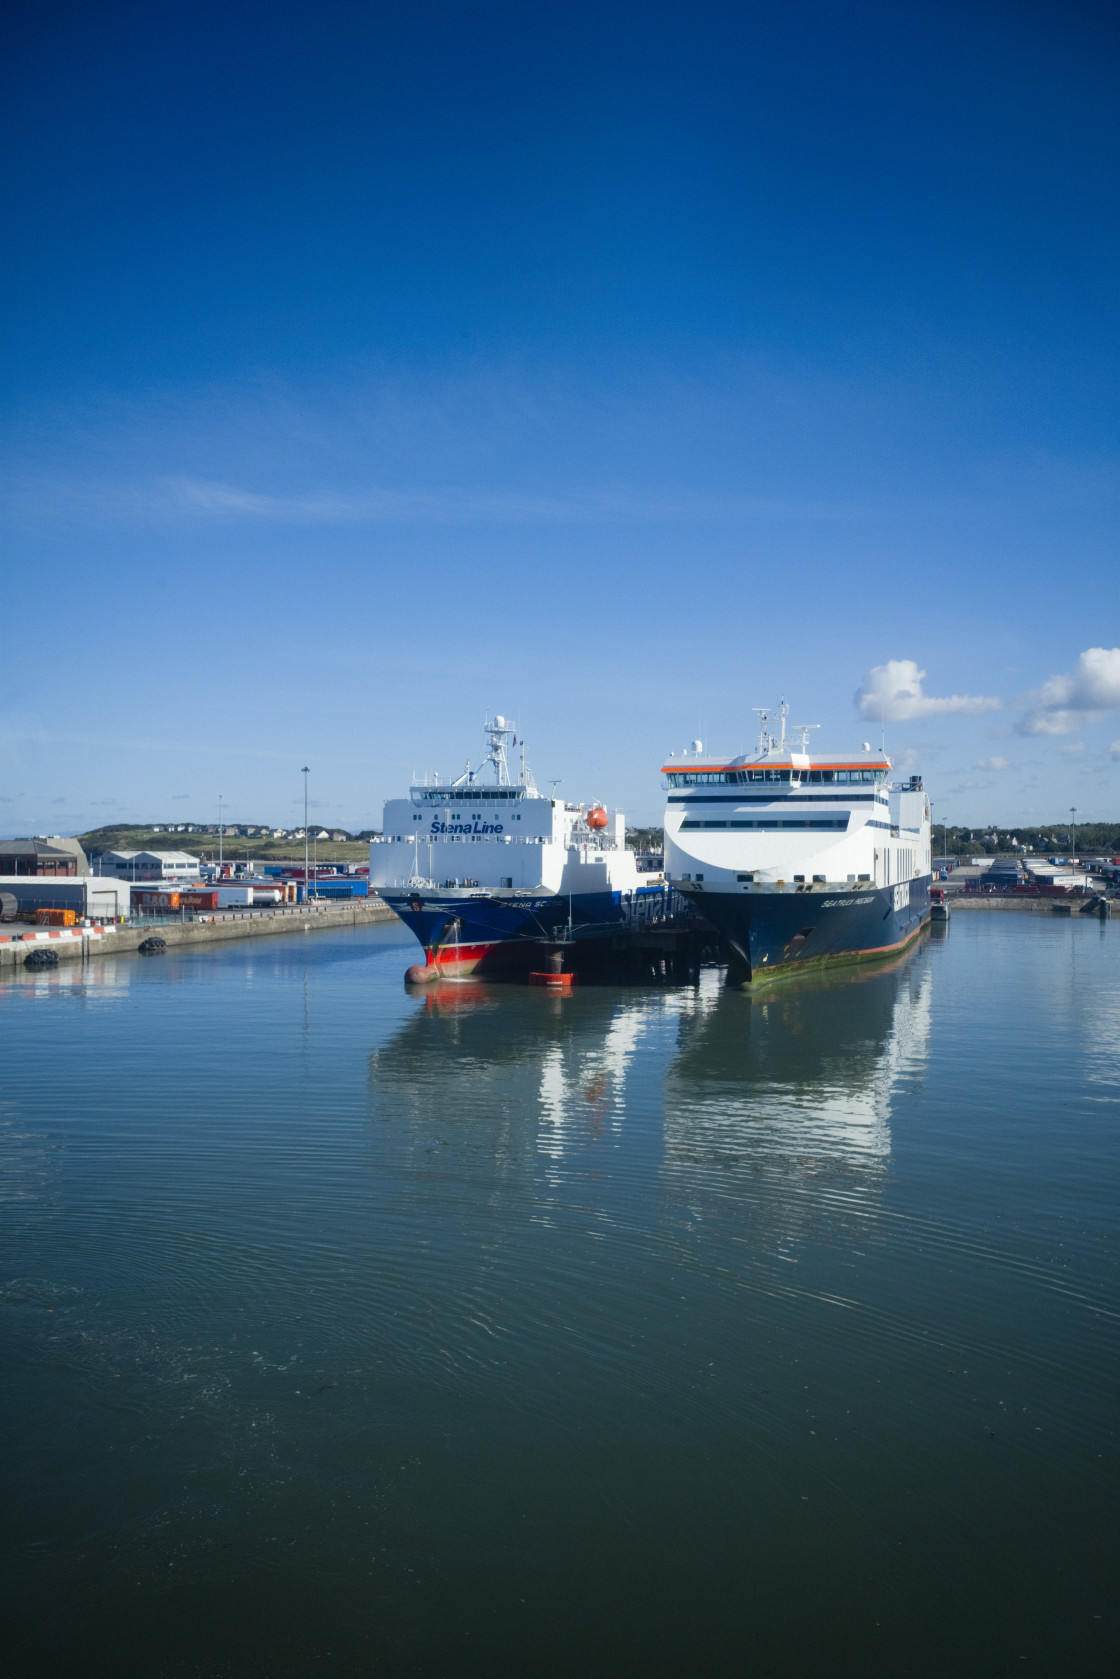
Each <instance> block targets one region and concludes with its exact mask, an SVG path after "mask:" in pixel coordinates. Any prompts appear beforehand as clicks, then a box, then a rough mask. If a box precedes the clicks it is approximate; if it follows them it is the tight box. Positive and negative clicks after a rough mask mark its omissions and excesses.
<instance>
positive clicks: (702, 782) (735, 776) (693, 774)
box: [666, 769, 800, 787]
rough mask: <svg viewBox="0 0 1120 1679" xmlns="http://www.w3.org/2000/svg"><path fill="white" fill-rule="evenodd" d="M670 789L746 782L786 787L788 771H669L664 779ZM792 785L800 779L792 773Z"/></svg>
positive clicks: (737, 784)
mask: <svg viewBox="0 0 1120 1679" xmlns="http://www.w3.org/2000/svg"><path fill="white" fill-rule="evenodd" d="M666 779H667V780H668V783H669V786H670V787H742V786H744V785H745V784H746V783H747V782H764V783H766V784H767V785H768V786H783V785H785V786H787V787H788V785H789V782H790V771H789V770H767V769H758V770H670V771H669V773H668V776H667V778H666ZM793 784H794V786H795V787H796V786H798V785H799V784H800V777H799V774H798V772H797V771H796V770H794V771H793Z"/></svg>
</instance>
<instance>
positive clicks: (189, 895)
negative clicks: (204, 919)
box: [179, 887, 218, 910]
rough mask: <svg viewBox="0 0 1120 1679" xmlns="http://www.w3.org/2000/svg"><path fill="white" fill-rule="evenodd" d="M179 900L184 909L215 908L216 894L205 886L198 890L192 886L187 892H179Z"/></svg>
mask: <svg viewBox="0 0 1120 1679" xmlns="http://www.w3.org/2000/svg"><path fill="white" fill-rule="evenodd" d="M179 902H180V904H182V906H183V908H184V909H193V910H198V909H217V907H218V894H217V892H212V891H208V890H207V889H205V888H204V889H203V890H202V891H199V890H198V889H197V888H196V887H192V888H191V889H190V890H189V891H187V892H180V893H179Z"/></svg>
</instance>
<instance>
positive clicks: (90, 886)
mask: <svg viewBox="0 0 1120 1679" xmlns="http://www.w3.org/2000/svg"><path fill="white" fill-rule="evenodd" d="M71 861H72V859H71ZM0 895H2V897H3V898H4V899H8V900H14V904H15V908H14V911H13V912H12V913H14V914H16V915H20V916H27V915H35V914H36V912H37V911H39V910H41V909H62V910H66V909H69V910H73V912H74V916H75V919H76V920H78V921H81V920H83V919H85V918H87V917H88V919H89V920H90V921H119V920H121V919H122V918H127V917H128V916H129V915H130V914H131V912H132V898H131V895H132V888H131V886H130V885H129V883H128V882H127V881H124V880H112V879H105V880H101V879H99V878H98V876H97V875H73V874H71V875H70V876H69V878H67V877H66V876H65V875H52V876H44V875H27V874H21V875H0ZM5 907H7V906H5Z"/></svg>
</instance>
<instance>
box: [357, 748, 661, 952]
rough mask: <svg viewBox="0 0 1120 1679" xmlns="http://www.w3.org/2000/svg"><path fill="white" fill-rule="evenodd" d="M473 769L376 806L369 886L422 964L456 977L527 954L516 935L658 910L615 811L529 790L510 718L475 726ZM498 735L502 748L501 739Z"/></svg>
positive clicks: (573, 930)
mask: <svg viewBox="0 0 1120 1679" xmlns="http://www.w3.org/2000/svg"><path fill="white" fill-rule="evenodd" d="M484 728H485V733H486V737H487V743H488V749H487V754H486V758H485V760H484V762H483V764H482V765H481V766H480V768H479V769H477V770H473V769H471V767H470V765H469V764H468V765H467V767H466V769H464V770H463V772H462V773H461V774H460V775H458V776H456V777H454V778H453V779H450V780H447V781H442V780H440V779H439V778H437V777H429V778H426V779H424V780H421V781H417V782H415V783H414V785H413V786H412V788H411V790H410V793H409V796H408V797H407V798H403V799H389V800H388V801H387V802H386V804H385V812H384V818H383V831H382V835H381V838H380V839H377V840H374V841H373V843H372V844H371V846H370V887H371V889H373V890H375V891H377V892H378V893H379V894H380V896H381V897H382V898H384V900H385V901H386V902H387V903H388V904H390V905H391V906H392V908H393V909H394V910H396V912H397V914H398V915H400V917H401V919H402V920H403V921H405V923H406V924H407V925H408V926H409V927H410V928H411V929H412V931H413V932H415V934H416V936H417V938H419V940H420V942H421V944H422V945H423V946H424V948H425V951H426V953H427V968H428V969H429V970H430V971H431V972H432V974H433V976H434V975H436V974H458V975H462V974H465V973H470V972H473V971H474V970H475V969H476V968H478V967H480V966H481V967H482V968H483V969H484V970H485V969H487V968H492V967H496V966H507V965H509V964H510V963H511V962H522V961H527V960H528V958H529V956H530V954H531V951H530V948H529V944H528V943H527V942H526V941H536V942H538V943H539V942H540V941H542V940H544V941H550V940H553V941H554V940H555V939H556V938H557V936H558V935H559V934H560V933H561V932H563V933H564V935H565V936H568V935H569V934H570V936H571V938H572V939H573V941H576V942H578V941H579V939H580V938H588V937H592V936H595V935H596V934H597V933H601V932H602V930H603V929H605V928H608V927H610V926H612V925H619V924H623V925H628V924H632V923H634V922H636V921H641V920H646V919H657V918H660V917H661V916H663V915H664V913H665V905H666V900H667V896H668V893H667V888H666V886H665V882H664V877H663V876H662V875H661V874H660V873H658V874H649V873H642V872H640V871H639V869H638V866H637V859H636V856H635V854H634V852H632V851H629V850H627V847H626V823H625V817H624V816H623V813H622V812H621V811H615V812H613V813H611V812H608V810H607V809H606V808H605V806H603V805H602V804H598V803H592V804H587V805H584V804H573V803H571V802H570V801H568V800H566V799H559V798H557V797H555V794H553V795H552V796H549V795H547V794H542V793H541V792H539V791H538V789H537V786H536V784H535V782H534V780H533V777H532V774H531V772H530V770H529V767H528V763H527V759H526V753H525V746H524V742H523V741H522V742H521V743H520V758H519V766H518V771H517V775H516V779H515V778H514V776H513V775H512V774H511V772H510V766H509V750H510V748H511V747H517V746H518V740H517V735H516V731H515V727H514V725H513V724H512V723H511V722H509V721H507V719H506V718H505V717H502V716H498V717H495V718H494V719H493V720H492V721H491V720H490V719H489V718H488V719H487V721H486V723H485V725H484ZM507 743H508V744H507Z"/></svg>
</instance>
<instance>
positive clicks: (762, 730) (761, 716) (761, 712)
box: [751, 705, 770, 758]
mask: <svg viewBox="0 0 1120 1679" xmlns="http://www.w3.org/2000/svg"><path fill="white" fill-rule="evenodd" d="M751 710H752V711H757V712H758V755H759V757H760V758H761V757H762V756H763V755H764V753H765V751H766V722H767V719H768V718H769V716H770V713H769V711H767V710H766V708H765V707H764V706H761V705H752V706H751Z"/></svg>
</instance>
